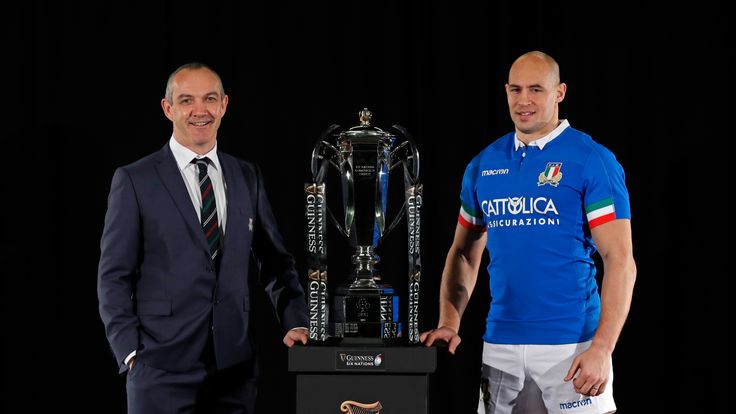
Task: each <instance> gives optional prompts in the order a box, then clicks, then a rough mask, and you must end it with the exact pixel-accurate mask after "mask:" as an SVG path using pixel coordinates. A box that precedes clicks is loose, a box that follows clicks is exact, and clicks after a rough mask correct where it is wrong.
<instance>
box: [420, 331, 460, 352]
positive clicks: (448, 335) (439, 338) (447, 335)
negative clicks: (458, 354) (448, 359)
mask: <svg viewBox="0 0 736 414" xmlns="http://www.w3.org/2000/svg"><path fill="white" fill-rule="evenodd" d="M419 341H420V342H422V343H423V344H424V346H432V345H436V346H444V345H447V350H448V351H450V353H451V354H453V355H455V350H456V349H457V346H458V345H460V342H461V341H462V339H460V336H459V335H458V334H457V331H456V330H454V329H452V328H448V327H446V326H440V327H439V328H436V329H430V330H429V331H427V332H422V334H421V335H419Z"/></svg>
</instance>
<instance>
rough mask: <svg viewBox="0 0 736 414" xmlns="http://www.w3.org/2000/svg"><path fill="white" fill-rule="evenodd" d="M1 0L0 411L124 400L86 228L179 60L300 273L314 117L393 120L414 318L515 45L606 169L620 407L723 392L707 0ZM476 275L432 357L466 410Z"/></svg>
mask: <svg viewBox="0 0 736 414" xmlns="http://www.w3.org/2000/svg"><path fill="white" fill-rule="evenodd" d="M18 3H22V4H14V5H12V6H10V8H9V9H6V15H5V20H7V22H8V24H6V25H3V29H2V30H3V33H4V34H3V36H4V37H5V35H6V34H7V35H8V36H9V39H8V40H7V41H4V42H3V44H4V46H5V59H7V60H5V59H3V61H4V65H3V66H5V69H10V71H9V72H7V71H4V73H6V76H7V77H5V80H6V86H10V89H9V90H8V88H4V90H5V92H6V94H5V95H4V97H5V99H4V105H3V107H6V108H8V109H10V111H4V112H5V114H6V115H10V117H9V118H10V119H6V120H5V121H6V123H5V128H3V129H2V136H3V137H4V138H6V142H7V141H11V142H12V145H13V146H12V147H11V151H12V153H11V154H6V160H7V159H8V158H11V159H12V160H13V162H12V163H11V169H12V170H13V171H16V172H19V173H20V177H21V180H20V181H19V182H20V183H22V188H24V189H25V190H26V191H25V192H22V193H20V194H22V198H21V199H20V200H18V199H17V198H15V196H14V195H13V194H14V193H13V190H14V189H15V188H18V187H15V186H14V184H12V182H13V181H12V180H10V181H8V182H11V187H10V191H9V192H8V193H6V195H5V196H4V198H3V199H4V200H5V202H4V204H5V205H6V211H7V212H6V214H5V217H6V222H8V223H10V224H11V226H10V227H9V228H8V230H7V232H6V236H5V238H4V239H5V243H4V245H6V246H8V247H6V248H5V249H4V251H3V262H4V263H6V266H5V269H7V273H6V272H5V271H4V272H3V281H4V285H5V286H4V288H3V299H4V300H3V321H4V322H3V325H4V328H5V329H4V332H5V333H4V335H3V337H4V341H3V357H4V358H3V362H4V364H3V365H4V369H3V382H4V385H3V389H4V392H3V395H4V398H3V407H5V409H4V411H5V412H12V411H11V410H9V407H10V406H11V404H16V403H21V404H24V405H25V406H26V407H28V408H29V409H30V411H38V412H54V411H57V410H64V411H66V410H67V409H77V408H78V409H85V410H91V411H92V412H101V413H117V412H124V407H125V397H124V395H125V394H124V379H123V378H122V377H119V376H118V375H117V374H116V365H115V363H114V361H113V358H112V356H111V353H110V352H109V350H108V345H107V342H106V339H105V337H104V332H103V327H102V324H101V322H100V320H99V316H98V313H97V299H96V266H97V260H98V258H99V238H100V234H101V231H102V225H103V217H104V213H105V208H106V197H107V192H108V189H109V184H110V179H111V177H112V173H113V171H114V169H115V168H116V167H117V166H120V165H123V164H127V163H129V162H132V161H134V160H136V159H138V158H140V157H142V156H143V155H146V154H148V153H151V152H153V151H156V150H157V149H159V148H161V147H162V146H163V145H164V144H165V143H166V140H167V139H168V138H169V136H170V133H171V124H170V122H169V121H168V120H167V119H165V117H164V116H163V114H162V112H161V109H160V106H159V101H160V99H161V97H162V95H163V92H164V86H165V80H166V77H167V76H168V74H169V73H170V72H171V71H172V70H173V69H174V68H176V67H177V66H178V65H180V64H182V63H184V62H187V61H192V60H197V61H202V62H205V63H207V64H209V65H211V66H212V67H213V68H215V69H216V70H218V71H219V73H220V75H221V76H222V78H223V81H224V85H225V88H226V92H227V93H228V95H229V96H230V105H229V107H228V112H227V115H226V116H225V118H224V120H223V124H222V127H221V129H220V134H219V136H218V142H219V146H220V148H221V149H222V150H224V151H226V152H229V153H231V154H234V155H237V156H239V157H241V158H245V159H249V160H253V161H256V162H258V163H259V164H260V166H261V167H262V169H263V172H264V176H265V179H266V184H267V189H268V191H269V194H270V198H271V201H272V204H273V207H274V210H275V214H276V216H277V218H278V220H279V224H280V227H281V229H282V233H283V234H284V237H285V239H286V243H287V246H288V247H289V249H290V250H291V251H292V252H293V253H294V255H295V257H296V260H297V263H298V265H299V270H300V271H302V272H303V270H304V262H305V255H304V248H303V246H304V238H303V237H304V236H303V228H304V223H303V217H304V216H303V213H304V211H303V208H304V207H303V201H302V185H303V183H304V182H305V181H306V180H307V179H308V178H309V175H308V170H309V156H310V153H311V149H312V146H313V143H314V141H315V139H316V138H317V137H318V136H319V134H320V133H321V132H322V131H323V130H324V129H325V128H326V127H327V126H329V125H330V124H332V123H340V124H342V125H344V126H346V127H349V126H353V125H355V124H356V123H357V112H358V111H359V110H360V109H361V108H362V107H364V106H365V107H369V108H370V109H371V110H372V111H373V112H374V123H375V124H376V125H377V126H379V127H388V126H390V125H391V124H394V123H398V124H402V125H403V126H405V127H406V128H407V129H408V130H409V131H410V132H412V134H413V135H414V137H415V139H416V141H417V143H418V146H419V148H420V151H421V155H422V166H423V171H422V178H423V182H424V183H425V205H424V212H423V214H424V215H423V219H422V221H423V239H422V246H423V270H424V271H423V282H424V284H423V287H422V295H423V308H422V319H421V327H422V329H426V328H430V327H432V326H433V325H434V323H436V317H437V305H436V303H437V293H438V284H439V278H440V273H441V270H442V266H443V263H444V258H445V254H446V251H447V248H448V247H449V245H450V243H451V240H452V234H453V229H454V227H455V223H456V217H457V212H458V198H457V197H458V192H459V185H460V179H461V176H462V172H463V169H464V166H465V164H466V163H467V162H468V161H469V160H470V159H471V158H472V157H473V156H474V155H475V154H476V153H477V152H478V151H479V150H480V149H482V148H483V147H485V146H486V145H488V144H489V143H490V142H491V141H492V140H493V139H495V138H496V137H498V136H500V135H501V134H503V133H505V132H507V131H509V130H511V128H512V127H513V125H512V124H511V122H510V120H509V116H508V112H507V108H506V103H505V96H504V92H503V84H504V82H505V80H506V76H507V70H508V67H509V65H510V63H511V62H512V61H513V59H514V58H515V57H516V56H518V55H519V54H521V53H523V52H526V51H528V50H533V49H539V50H543V51H545V52H547V53H549V54H551V55H552V56H554V57H555V58H556V59H557V60H558V62H559V63H560V66H561V74H562V79H563V81H565V82H567V83H568V95H567V98H566V100H565V102H563V104H562V106H561V116H562V117H564V118H568V119H570V122H571V124H572V125H573V126H574V127H576V128H578V129H580V130H582V131H585V132H588V133H589V134H591V135H592V136H593V137H594V138H595V139H597V140H598V141H599V142H601V143H603V144H604V145H606V146H607V147H609V148H610V149H611V150H613V152H614V153H615V154H616V155H617V157H618V159H619V161H620V162H621V163H622V165H623V166H624V168H625V170H626V174H627V184H628V186H629V190H630V193H631V203H632V211H633V221H632V224H633V229H634V244H635V256H636V260H637V264H638V269H639V278H638V281H637V285H636V290H635V295H634V302H633V305H632V309H631V313H630V316H629V321H628V323H627V325H626V327H625V329H624V332H623V334H622V336H621V339H620V342H619V344H618V347H617V349H616V351H615V353H614V365H615V369H616V379H615V397H616V400H617V402H618V405H619V408H620V412H634V413H639V412H667V411H671V410H676V409H677V410H678V411H679V410H684V411H697V412H716V411H718V410H725V402H724V400H725V398H723V397H722V396H723V395H725V392H726V388H725V383H723V382H720V381H718V379H719V378H721V377H722V376H721V375H719V374H721V373H722V370H723V367H722V366H723V364H722V362H721V361H723V360H724V359H725V358H726V357H727V351H726V350H727V348H726V346H727V345H726V344H725V343H724V341H723V340H722V335H721V332H722V329H723V328H724V326H725V319H724V318H723V316H722V315H724V314H725V312H726V311H725V303H726V298H727V295H728V294H729V291H728V289H727V287H726V286H725V285H724V283H725V280H726V278H727V276H726V266H723V265H721V263H724V262H726V263H727V262H728V260H729V256H728V255H727V249H728V246H729V243H728V242H726V243H724V242H716V241H714V240H713V234H715V233H717V232H716V231H714V230H717V229H721V230H722V231H723V233H725V235H726V236H728V232H726V231H725V230H726V229H727V228H728V227H730V224H729V223H728V221H729V219H728V216H729V213H730V209H731V206H732V204H728V203H727V202H726V201H725V199H723V198H722V197H723V195H724V194H725V193H727V192H728V189H729V188H730V187H728V184H727V181H725V177H726V176H727V175H726V174H727V172H726V165H725V164H724V163H723V162H722V157H721V156H722V155H724V154H728V153H729V152H732V150H733V144H732V142H730V141H729V140H731V139H733V135H734V134H733V126H732V125H730V124H732V123H733V117H734V114H733V113H734V111H733V109H734V106H733V102H732V101H731V98H732V96H733V74H734V73H736V72H735V71H734V67H733V63H732V61H731V60H729V57H728V56H729V53H731V52H729V47H728V44H727V43H728V42H726V41H725V36H726V33H727V32H729V30H728V24H732V23H731V22H730V21H729V19H728V18H727V16H728V15H727V14H726V13H725V12H723V10H718V9H716V8H710V7H706V6H704V3H703V2H697V3H692V4H691V3H677V2H654V4H652V5H649V6H647V7H646V8H644V7H643V6H641V5H639V4H638V3H639V2H604V3H600V2H587V3H584V4H573V3H571V2H564V1H531V2H518V4H514V2H467V3H465V2H441V1H421V2H420V1H417V2H392V1H378V2H334V4H328V3H326V2H325V3H322V2H302V3H299V4H296V5H292V6H287V5H283V4H280V3H279V2H263V1H261V2H250V3H249V2H232V3H225V4H214V3H213V4H204V3H202V4H199V5H196V7H186V6H185V5H183V4H180V3H179V2H172V1H168V2H159V3H150V2H149V3H146V4H139V2H132V3H133V4H125V5H122V4H114V3H112V2H98V3H97V4H89V5H75V4H64V5H62V4H45V3H42V2H18ZM108 3H109V4H108ZM141 3H143V2H141ZM594 9H595V10H594ZM4 40H5V39H4ZM5 165H6V168H7V164H5ZM6 171H7V170H6ZM6 180H7V179H6ZM718 180H724V181H723V182H724V184H722V186H721V187H720V189H719V190H718V191H711V189H713V188H716V182H717V181H718ZM28 184H30V185H28ZM25 236H30V237H25ZM395 237H398V238H401V236H400V235H398V234H397V235H395ZM400 243H403V241H402V242H400ZM400 243H399V245H400ZM29 253H30V254H29ZM390 263H391V261H390V260H387V261H386V263H385V265H386V266H390ZM302 274H303V273H302ZM485 279H486V278H485V273H483V274H482V275H481V276H480V277H479V283H478V286H477V287H476V290H475V292H476V293H475V295H474V297H473V299H472V301H471V304H470V306H469V310H468V316H467V317H466V318H465V319H464V321H463V325H462V328H461V330H462V332H461V334H462V335H463V339H464V341H463V344H462V345H461V347H460V351H459V352H458V355H456V356H454V357H449V356H447V355H442V357H441V365H440V372H441V373H442V374H443V376H442V383H441V386H442V390H443V391H442V393H443V410H442V412H453V413H465V412H474V411H472V410H473V409H474V407H475V401H476V395H477V391H476V390H477V388H476V386H475V384H476V382H477V367H478V365H479V363H480V353H479V352H480V349H481V339H480V336H481V334H482V331H483V325H484V322H483V317H482V316H480V315H482V314H484V313H485V310H486V309H487V308H488V298H489V295H488V292H487V290H488V287H487V280H485ZM261 320H262V323H261V324H260V326H259V334H260V335H259V338H260V344H261V346H262V347H263V348H264V349H266V351H267V352H263V353H262V357H263V362H264V370H263V386H262V389H261V398H260V400H259V406H260V407H262V408H263V412H285V413H288V412H291V411H292V410H293V404H294V401H293V395H294V378H293V376H291V375H290V374H289V373H288V372H287V370H286V351H285V349H284V347H283V346H282V345H281V344H280V337H279V335H278V333H277V331H276V328H275V322H274V319H273V316H272V315H271V314H270V313H269V312H267V311H264V312H262V313H261Z"/></svg>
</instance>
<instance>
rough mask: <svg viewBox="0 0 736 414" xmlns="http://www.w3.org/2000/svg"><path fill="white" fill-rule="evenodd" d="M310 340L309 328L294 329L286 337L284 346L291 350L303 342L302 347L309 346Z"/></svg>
mask: <svg viewBox="0 0 736 414" xmlns="http://www.w3.org/2000/svg"><path fill="white" fill-rule="evenodd" d="M308 338H309V335H308V331H307V328H294V329H291V330H289V332H287V333H286V335H284V344H285V345H286V346H288V347H289V348H291V347H292V346H294V344H296V343H297V342H301V343H302V345H306V344H307V339H308Z"/></svg>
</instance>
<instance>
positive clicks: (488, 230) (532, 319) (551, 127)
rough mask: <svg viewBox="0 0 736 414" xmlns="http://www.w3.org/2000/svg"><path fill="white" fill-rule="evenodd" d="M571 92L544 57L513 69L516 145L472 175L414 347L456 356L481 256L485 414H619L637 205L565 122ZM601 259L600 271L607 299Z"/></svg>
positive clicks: (609, 158)
mask: <svg viewBox="0 0 736 414" xmlns="http://www.w3.org/2000/svg"><path fill="white" fill-rule="evenodd" d="M566 92H567V85H566V84H565V83H562V82H560V72H559V66H558V65H557V62H555V60H554V59H553V58H552V57H550V56H549V55H547V54H545V53H542V52H538V51H533V52H529V53H526V54H524V55H522V56H520V57H519V58H518V59H517V60H516V61H515V62H514V63H513V65H512V66H511V69H510V71H509V80H508V84H506V96H507V99H508V105H509V111H510V114H511V119H512V120H513V122H514V125H515V131H514V132H511V133H509V134H506V135H505V136H503V137H501V138H499V139H498V140H496V141H494V142H493V143H492V144H491V145H489V146H488V147H487V148H485V149H484V150H483V151H481V153H480V154H478V155H477V156H476V157H475V158H474V159H473V160H472V161H471V162H470V163H469V164H468V166H467V168H466V170H465V174H464V176H463V184H462V190H461V194H460V201H461V207H460V215H459V217H458V225H457V227H456V230H455V238H454V241H453V244H452V247H451V248H450V251H449V253H448V255H447V260H446V263H445V268H444V271H443V273H442V286H441V293H440V295H441V296H440V320H439V323H438V324H437V328H436V329H433V330H430V331H428V332H424V333H423V334H422V335H421V337H420V339H421V340H422V342H424V344H425V345H427V346H431V345H432V344H434V343H435V342H446V343H447V344H448V349H449V351H450V353H453V354H454V353H455V350H456V349H457V346H458V345H459V344H460V341H461V339H460V336H458V331H459V328H460V320H461V318H462V315H463V311H464V310H465V307H466V305H467V303H468V300H469V297H470V294H471V292H472V290H473V287H474V286H475V282H476V279H477V275H478V268H479V265H480V261H481V257H482V254H483V248H484V247H485V248H487V249H488V252H489V255H490V264H489V266H488V271H489V275H490V286H491V297H492V300H491V307H490V311H489V313H488V318H487V324H486V332H485V335H484V337H483V339H484V348H483V368H482V373H483V381H482V384H481V386H482V391H483V398H482V400H481V403H480V404H479V412H482V413H494V414H501V413H512V412H513V413H525V414H526V413H547V412H549V413H562V412H564V413H576V414H577V413H591V414H592V413H596V414H599V413H611V412H615V411H616V405H615V403H614V400H613V390H612V382H613V368H612V360H611V355H612V353H613V350H614V347H615V345H616V342H617V340H618V337H619V335H620V333H621V329H622V328H623V325H624V322H625V320H626V316H627V314H628V312H629V307H630V304H631V297H632V293H633V288H634V281H635V279H636V265H635V263H634V258H633V252H632V250H633V248H632V241H631V223H630V218H631V213H630V208H629V196H628V191H627V189H626V185H625V180H624V172H623V168H622V167H621V165H620V164H619V163H618V162H617V160H616V158H615V156H614V155H613V154H612V153H611V152H610V151H609V150H608V149H606V148H605V147H604V146H602V145H600V144H598V143H597V142H595V141H594V140H593V139H592V138H591V137H590V136H589V135H587V134H585V133H583V132H580V131H578V130H575V129H573V128H572V127H571V126H570V123H569V121H568V120H566V119H560V118H559V103H560V102H562V100H563V99H564V98H565V94H566ZM596 252H598V253H599V254H600V256H601V258H602V261H603V266H604V270H605V276H604V278H603V286H602V289H601V291H600V293H599V290H598V284H597V282H596V278H595V274H596V266H595V263H594V261H593V255H594V254H595V253H596Z"/></svg>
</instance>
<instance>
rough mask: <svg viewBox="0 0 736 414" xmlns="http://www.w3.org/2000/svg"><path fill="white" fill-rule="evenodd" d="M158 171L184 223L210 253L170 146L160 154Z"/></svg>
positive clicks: (166, 146)
mask: <svg viewBox="0 0 736 414" xmlns="http://www.w3.org/2000/svg"><path fill="white" fill-rule="evenodd" d="M156 171H157V172H158V174H159V176H160V177H161V181H162V182H163V183H164V187H166V190H167V191H168V193H169V195H170V196H171V198H172V199H173V200H174V204H176V208H177V209H179V213H181V216H182V218H184V221H185V222H186V223H187V225H188V226H189V227H190V228H191V230H192V234H194V235H195V236H194V237H195V238H196V239H197V240H199V243H200V244H201V245H202V248H203V249H205V250H207V251H208V252H209V246H207V240H206V239H205V237H204V232H203V231H202V224H201V223H200V222H199V219H198V217H197V211H196V210H195V209H194V204H192V199H191V197H190V196H189V192H187V188H186V187H185V186H184V179H183V178H182V176H181V172H180V171H179V167H177V165H176V160H175V159H174V154H172V153H171V149H170V148H169V145H168V144H166V145H164V148H163V149H162V150H161V151H160V152H159V158H158V163H157V164H156Z"/></svg>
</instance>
